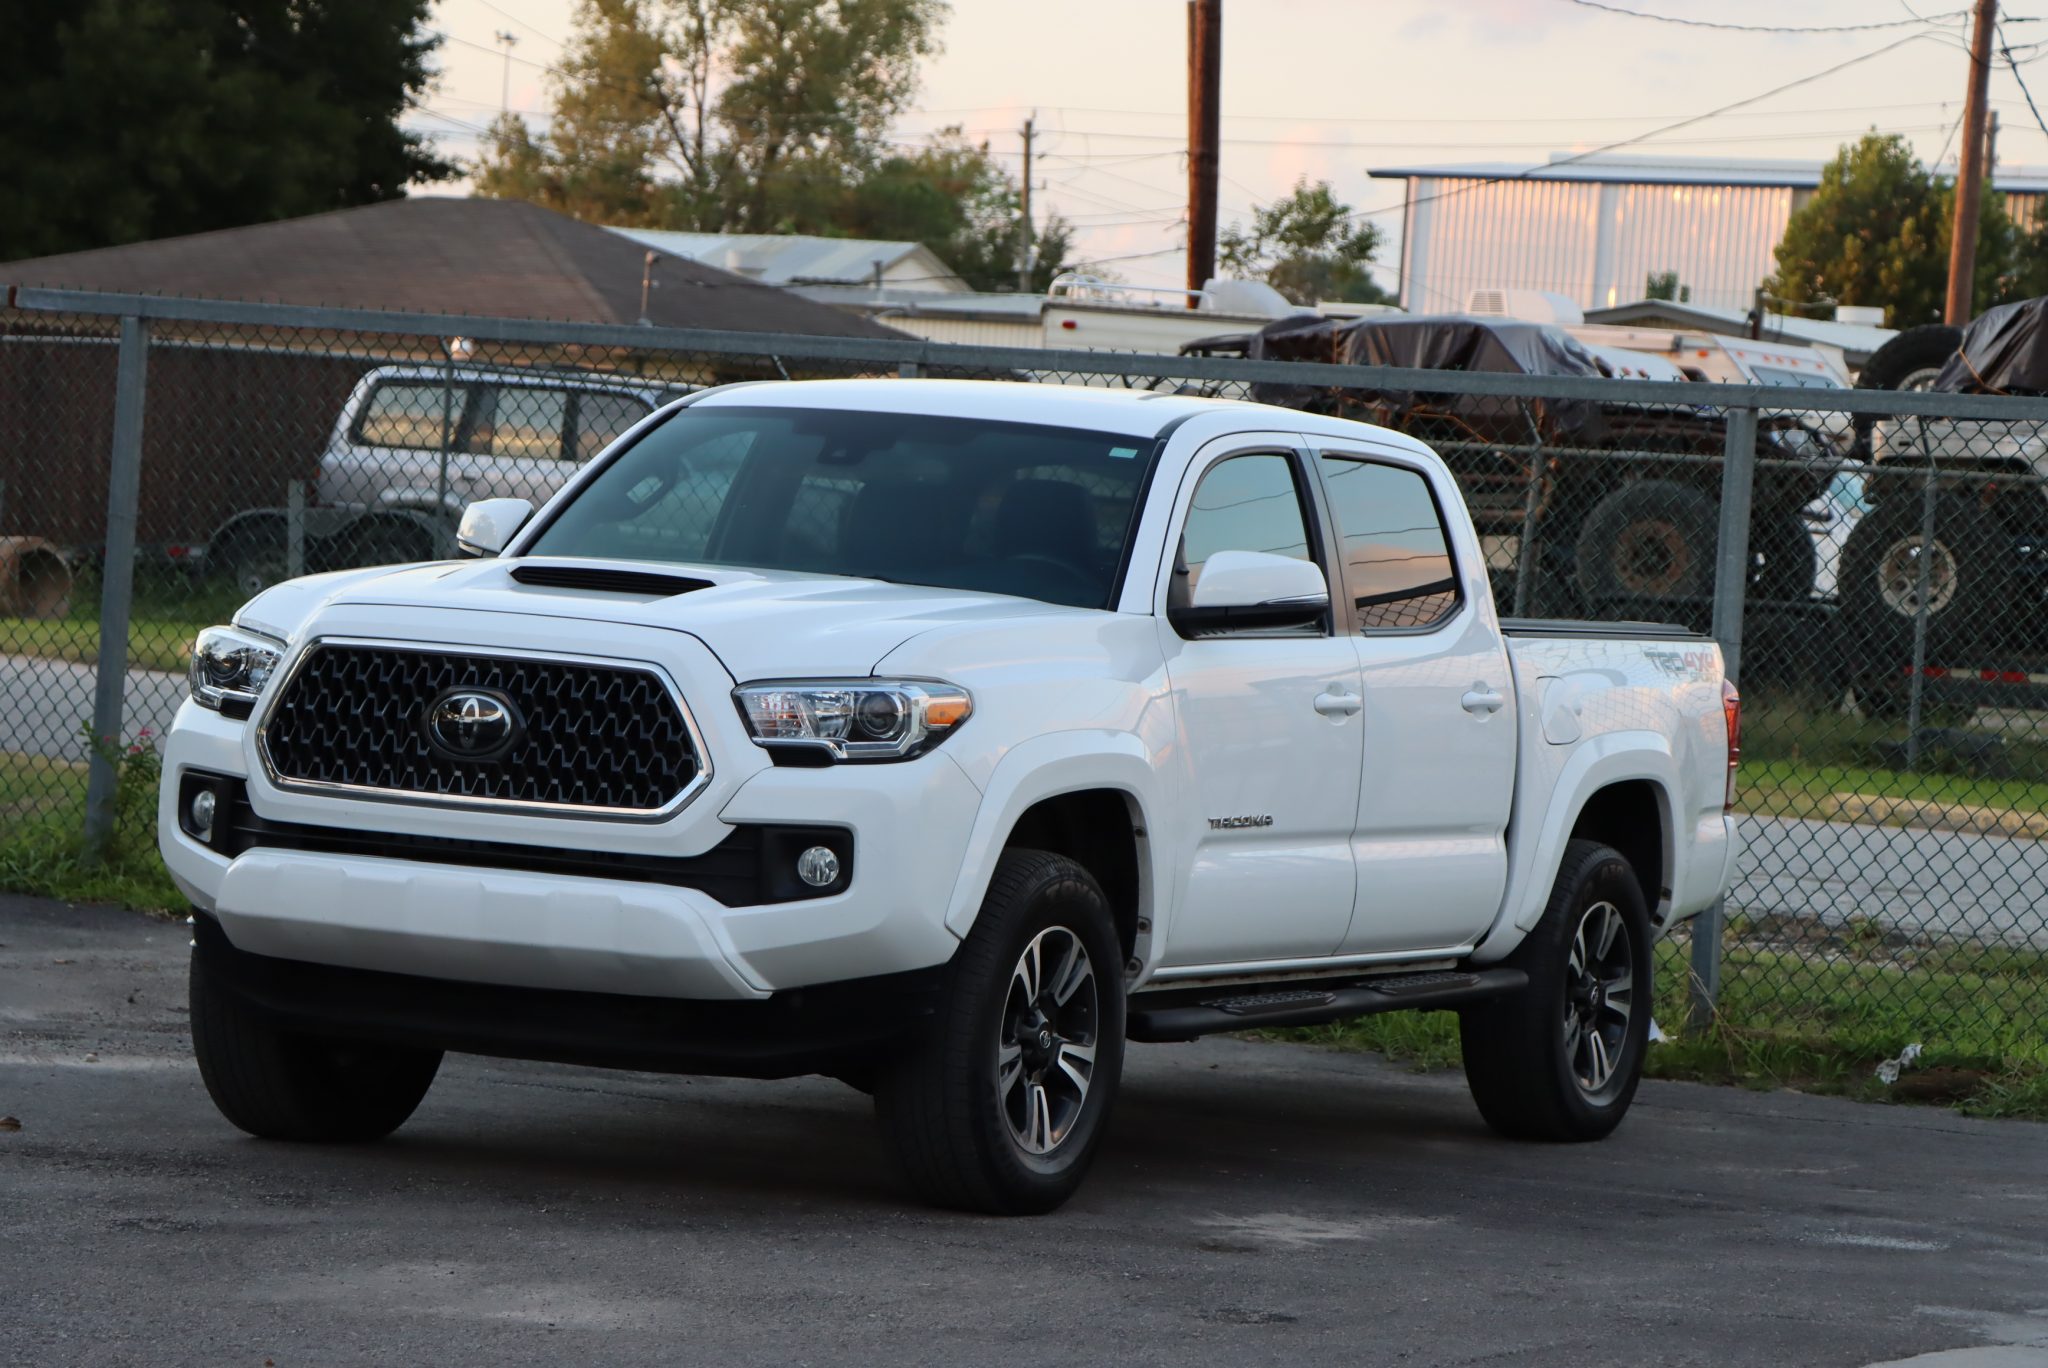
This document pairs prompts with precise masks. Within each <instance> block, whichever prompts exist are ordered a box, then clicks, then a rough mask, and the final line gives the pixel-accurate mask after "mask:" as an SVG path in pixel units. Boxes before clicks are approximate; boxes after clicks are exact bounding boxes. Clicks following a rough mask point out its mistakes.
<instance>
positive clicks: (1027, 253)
mask: <svg viewBox="0 0 2048 1368" xmlns="http://www.w3.org/2000/svg"><path fill="white" fill-rule="evenodd" d="M1037 122H1038V116H1037V115H1036V114H1033V115H1032V116H1031V117H1030V118H1028V119H1026V120H1025V121H1024V189H1023V201H1022V203H1021V204H1020V206H1019V207H1020V208H1021V209H1022V211H1023V212H1022V214H1021V215H1020V222H1019V223H1018V225H1017V228H1018V235H1019V238H1020V239H1021V240H1020V241H1019V243H1018V245H1017V292H1018V293H1019V294H1030V293H1031V272H1032V270H1033V268H1034V267H1036V266H1037V264H1038V263H1037V262H1035V261H1033V260H1032V259H1031V137H1032V133H1033V131H1034V125H1036V124H1037Z"/></svg>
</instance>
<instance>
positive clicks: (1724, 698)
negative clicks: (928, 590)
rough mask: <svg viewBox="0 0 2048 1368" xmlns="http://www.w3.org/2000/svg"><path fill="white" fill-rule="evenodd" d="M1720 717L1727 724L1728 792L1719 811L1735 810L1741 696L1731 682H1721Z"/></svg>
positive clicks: (1740, 729)
mask: <svg viewBox="0 0 2048 1368" xmlns="http://www.w3.org/2000/svg"><path fill="white" fill-rule="evenodd" d="M1721 716H1722V717H1724V718H1725V719H1727V722H1728V790H1727V793H1726V794H1725V795H1724V796H1723V798H1722V800H1721V811H1723V812H1733V811H1734V810H1735V767H1736V766H1738V765H1740V764H1741V763H1742V695H1741V694H1739V693H1737V692H1735V684H1734V682H1733V681H1732V680H1726V679H1724V680H1722V681H1721Z"/></svg>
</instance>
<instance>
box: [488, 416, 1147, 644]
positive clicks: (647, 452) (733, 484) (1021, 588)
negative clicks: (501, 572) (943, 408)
mask: <svg viewBox="0 0 2048 1368" xmlns="http://www.w3.org/2000/svg"><path fill="white" fill-rule="evenodd" d="M1151 448H1152V442H1151V441H1150V440H1149V439H1145V438H1138V437H1130V436H1124V435H1120V434H1114V433H1101V432H1088V431H1083V430H1080V429H1077V428H1054V427H1037V426H1032V425H1028V424H1022V423H991V422H983V421H980V420H974V419H964V418H931V417H921V416H916V415H911V414H900V413H848V412H842V411H836V410H826V409H796V408H758V409H750V408H728V407H725V406H723V405H721V406H718V407H716V408H708V407H707V408H686V409H681V410H679V411H678V412H676V413H675V414H674V415H673V416H671V417H670V418H669V420H668V421H667V422H665V423H663V424H662V425H661V426H659V427H657V428H655V429H654V430H653V431H651V432H649V433H648V434H647V435H646V436H644V437H642V438H641V439H640V440H639V441H637V442H635V443H634V444H633V445H632V446H631V447H630V448H628V449H627V450H626V451H625V452H623V453H622V454H621V455H620V456H619V457H618V458H617V459H616V460H614V461H612V462H611V463H610V464H609V465H607V466H606V467H605V468H604V469H603V470H602V471H601V472H599V474H598V475H597V477H596V478H595V479H593V480H592V481H591V482H590V483H589V484H588V485H586V486H584V487H583V489H582V490H580V491H579V492H578V493H577V495H576V497H575V500H574V501H573V502H572V503H570V504H569V505H568V507H566V508H564V509H562V511H561V512H560V513H559V514H558V515H556V517H555V518H554V520H553V521H552V522H550V523H549V524H548V526H547V527H546V529H545V530H544V531H542V533H541V534H540V537H539V539H538V540H536V541H535V542H534V543H533V545H531V546H529V547H528V548H527V549H526V550H527V554H529V555H535V556H601V557H605V558H608V559H623V560H641V561H669V562H685V563H689V564H695V565H732V566H745V567H748V568H752V569H759V570H795V571H807V572H812V573H818V574H827V575H851V576H857V577H861V578H865V579H879V580H888V581H891V582H893V583H898V584H928V585H935V586H939V587H942V588H950V589H979V590H986V591H989V592H993V593H999V594H1015V595H1017V596H1019V597H1022V598H1033V599H1042V600H1044V601H1045V602H1048V603H1059V604H1067V605H1070V606H1073V607H1077V608H1107V607H1109V606H1110V596H1111V594H1112V593H1113V591H1114V587H1115V580H1116V574H1117V566H1118V564H1119V562H1120V561H1121V559H1122V556H1123V549H1124V543H1125V541H1126V540H1127V539H1128V536H1129V533H1130V526H1131V519H1132V516H1133V512H1134V510H1135V507H1136V504H1137V498H1138V488H1139V485H1140V484H1141V483H1142V482H1143V480H1144V476H1145V471H1146V467H1147V466H1148V465H1149V463H1150V456H1151Z"/></svg>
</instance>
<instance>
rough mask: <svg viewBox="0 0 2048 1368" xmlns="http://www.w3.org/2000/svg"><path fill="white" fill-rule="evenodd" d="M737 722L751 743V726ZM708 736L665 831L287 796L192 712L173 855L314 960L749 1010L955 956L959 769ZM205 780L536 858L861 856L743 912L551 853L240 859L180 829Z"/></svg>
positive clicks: (961, 848) (263, 800) (209, 895)
mask: <svg viewBox="0 0 2048 1368" xmlns="http://www.w3.org/2000/svg"><path fill="white" fill-rule="evenodd" d="M727 687H729V685H728V686H727ZM705 712H706V713H711V714H713V715H714V716H715V712H714V710H710V709H706V710H705ZM720 722H721V723H722V722H723V719H720ZM731 728H732V730H733V732H735V733H737V732H738V723H737V719H736V718H734V719H733V720H732V722H731ZM707 730H710V731H712V732H713V733H714V734H713V735H711V736H708V737H707V738H706V739H707V743H708V744H710V745H713V746H719V747H722V750H721V760H729V761H730V763H722V764H721V766H720V770H719V777H718V780H717V782H716V783H715V784H714V785H713V787H712V788H710V789H708V790H706V791H705V793H704V794H702V795H701V796H700V798H699V801H697V802H695V803H693V804H691V805H690V806H689V807H687V808H685V809H684V810H683V811H681V812H679V813H677V814H675V815H674V816H672V817H670V818H669V819H667V820H665V821H663V822H660V823H649V824H633V825H630V826H629V825H627V824H622V823H613V824H609V825H607V824H604V823H598V822H589V821H579V820H570V819H559V818H549V817H539V816H513V815H494V814H479V813H474V812H461V811H446V810H437V809H430V808H424V807H413V806H409V805H404V804H400V803H393V802H370V801H362V800H356V799H349V798H331V797H314V796H308V795H303V794H295V793H285V792H281V791H279V790H277V789H275V788H274V787H272V786H270V785H269V784H268V783H267V782H266V781H265V779H264V777H263V775H262V771H261V767H260V765H258V764H256V763H255V762H254V755H253V745H252V742H251V739H250V737H249V735H248V725H247V724H246V723H243V722H238V721H235V720H233V719H229V718H224V717H222V716H221V715H220V714H218V713H214V712H211V711H209V710H207V709H203V708H200V707H198V706H197V705H195V704H192V703H190V702H188V703H186V704H185V705H184V707H183V708H182V709H180V711H179V713H178V716H177V719H176V721H175V722H174V723H173V725H172V728H171V731H170V734H169V736H168V738H167V740H166V746H165V757H164V782H163V790H162V795H161V797H160V800H159V809H158V817H159V821H158V831H159V844H160V846H161V849H162V851H163V855H164V861H165V863H166V865H167V866H168V867H169V869H170V872H171V875H172V877H173V878H174V879H175V880H176V881H177V883H178V885H179V887H180V888H181V889H182V890H183V891H184V892H185V893H186V895H187V896H188V897H189V898H190V899H191V900H192V902H193V903H194V905H195V906H196V907H198V908H199V909H200V910H202V911H204V912H208V913H211V914H212V915H213V917H214V918H215V919H216V922H217V925H218V927H219V928H220V932H221V935H222V937H223V939H224V941H225V942H226V943H227V944H229V945H231V946H233V947H234V948H236V949H238V950H241V951H245V952H249V953H251V954H255V955H260V956H265V957H268V958H271V959H278V960H288V961H297V962H301V963H304V964H309V965H324V966H330V967H335V968H347V969H358V970H365V971H370V972H378V973H395V974H402V975H410V976H422V977H427V978H431V979H437V980H443V981H448V982H463V983H472V984H487V985H494V986H499V987H509V988H531V989H541V990H552V991H564V992H579V993H599V994H612V995H632V996H639V997H650V998H672V999H695V1000H700V1001H707V1002H712V1001H725V1002H740V1001H747V1000H756V1001H758V1000H762V999H766V998H769V997H771V996H772V995H774V994H776V993H778V992H781V991H785V990H789V989H794V988H804V987H811V986H815V985H821V984H831V983H838V982H843V981H848V980H861V979H871V978H876V977H881V976H887V975H893V974H898V973H904V972H908V971H912V970H918V969H925V968H929V967H931V966H934V965H939V964H943V963H944V962H945V961H947V960H948V959H950V958H951V956H952V953H953V951H954V949H955V948H956V947H957V946H958V944H959V941H958V938H957V937H956V936H955V935H954V934H953V932H952V931H950V930H949V929H947V927H946V925H945V917H946V911H947V908H948V906H949V903H950V901H951V898H952V895H953V891H954V884H955V882H956V881H957V879H958V877H959V873H960V869H961V866H962V864H963V862H964V855H965V852H966V849H967V845H968V840H969V833H970V831H971V828H972V825H973V822H974V818H975V814H976V811H977V809H978V808H979V805H980V799H981V795H980V792H979V790H977V789H976V788H975V787H974V785H973V783H972V782H971V781H970V780H969V779H968V778H967V776H966V774H965V773H964V772H963V771H962V770H961V769H960V767H959V766H958V765H957V764H955V763H953V761H952V760H950V759H949V758H947V757H946V755H945V754H944V752H943V751H938V752H934V753H932V754H930V755H926V756H923V757H920V758H919V759H917V760H913V761H908V762H905V763H902V764H891V765H860V766H853V765H848V766H838V767H832V768H824V769H810V768H794V767H777V766H774V765H771V764H769V763H767V761H766V759H765V757H763V756H762V755H761V753H760V752H759V751H758V750H757V749H756V748H755V747H754V746H753V745H752V744H751V742H749V741H747V740H746V739H745V737H744V735H743V734H738V735H733V736H722V735H719V734H717V732H718V727H717V726H713V727H711V728H707ZM195 773H204V774H213V775H222V776H226V777H228V778H230V779H238V780H241V781H243V782H245V783H246V786H247V801H248V804H249V806H250V808H251V809H252V810H253V812H254V813H255V814H256V816H257V817H259V818H261V819H264V820H267V821H269V822H273V823H291V824H296V825H302V826H315V827H322V828H327V829H330V830H333V831H335V832H336V833H337V834H338V835H339V834H345V835H347V836H348V837H351V838H357V839H358V840H360V839H362V838H366V837H373V836H374V835H375V834H377V833H392V832H404V833H406V834H408V835H413V836H419V837H425V838H433V839H435V840H440V841H443V842H446V843H457V842H469V843H490V844H492V845H496V846H499V847H503V846H507V845H510V846H523V847H526V848H529V849H531V850H533V851H534V852H535V854H536V856H543V855H545V856H555V855H559V854H560V853H561V852H562V851H563V850H564V849H567V850H572V851H584V852H606V851H609V852H612V853H615V854H616V855H617V856H619V857H620V859H621V866H622V868H623V867H624V865H625V864H626V862H627V861H628V860H629V859H631V860H653V859H659V858H662V857H672V858H675V859H677V860H685V861H687V860H691V859H696V858H699V857H703V856H705V855H706V854H707V852H713V851H715V850H716V849H717V848H718V847H719V845H720V843H721V842H722V841H723V840H724V839H725V838H727V837H728V836H730V835H731V833H732V832H733V831H734V829H735V827H736V826H738V825H743V824H754V825H762V826H778V827H783V826H790V825H800V826H815V827H830V828H837V829H840V830H842V831H844V832H846V833H848V834H849V839H850V840H851V842H852V847H853V850H854V851H855V852H856V855H855V859H854V873H853V876H852V878H851V879H850V881H849V883H848V886H847V888H846V890H845V891H844V892H841V893H836V894H833V895H831V896H826V897H816V898H809V899H804V900H800V901H781V902H761V903H757V904H753V905H728V903H727V902H721V901H720V900H719V898H718V897H715V896H713V895H712V893H710V892H706V891H704V889H702V888H692V887H679V886H676V885H675V884H673V883H663V882H652V881H641V880H638V879H635V878H632V877H625V878H621V877H616V876H610V877H595V876H592V875H589V874H579V873H561V872H550V871H549V870H548V869H546V868H542V867H534V866H537V865H542V864H544V863H545V862H544V861H540V860H535V861H525V862H522V863H525V864H527V865H528V866H529V867H524V868H507V867H493V866H491V865H489V864H479V863H476V862H473V860H471V859H470V857H465V860H464V861H463V862H455V861H453V860H438V859H435V858H432V857H431V855H425V856H422V857H419V858H391V857H389V856H387V855H373V854H364V853H360V851H359V850H342V851H338V852H337V851H332V850H314V849H291V848H271V847H265V846H260V845H259V846H257V847H255V848H251V849H247V850H244V851H242V852H241V853H239V854H233V855H229V854H224V853H222V852H220V851H217V850H215V849H213V848H211V847H210V846H209V845H207V844H204V843H202V842H201V841H199V840H197V839H195V838H194V837H192V836H190V835H188V834H187V833H186V832H185V831H184V830H183V829H182V828H181V826H180V822H179V812H178V794H179V790H180V787H181V785H182V784H183V781H184V779H185V777H186V776H187V775H191V774H195ZM343 844H347V843H346V842H344V843H343ZM394 844H395V843H394ZM626 872H628V873H630V870H627V871H626ZM727 896H728V897H730V896H731V894H730V892H729V891H728V893H727Z"/></svg>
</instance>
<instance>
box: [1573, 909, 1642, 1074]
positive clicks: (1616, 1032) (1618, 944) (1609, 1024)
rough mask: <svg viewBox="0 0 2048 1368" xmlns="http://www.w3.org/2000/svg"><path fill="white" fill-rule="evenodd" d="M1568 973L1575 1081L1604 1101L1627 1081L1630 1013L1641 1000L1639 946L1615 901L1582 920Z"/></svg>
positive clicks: (1575, 935)
mask: <svg viewBox="0 0 2048 1368" xmlns="http://www.w3.org/2000/svg"><path fill="white" fill-rule="evenodd" d="M1565 972H1566V974H1567V976H1568V977H1569V980H1570V982H1569V983H1568V985H1567V988H1566V992H1565V1005H1564V1039H1565V1049H1566V1051H1567V1052H1568V1053H1569V1055H1570V1056H1571V1066H1572V1077H1573V1078H1575V1079H1576V1080H1577V1081H1578V1085H1579V1090H1580V1091H1581V1092H1582V1093H1584V1094H1585V1095H1586V1098H1587V1100H1589V1101H1593V1102H1599V1101H1603V1100H1604V1098H1603V1094H1604V1093H1605V1092H1606V1091H1607V1089H1608V1087H1609V1085H1610V1084H1612V1083H1614V1082H1615V1081H1616V1080H1617V1079H1625V1078H1627V1076H1628V1070H1627V1068H1626V1067H1625V1065H1626V1063H1627V1060H1626V1055H1627V1052H1628V1049H1629V1035H1628V1026H1629V1014H1630V1012H1631V1011H1632V1010H1633V1009H1634V999H1635V945H1634V943H1633V941H1632V940H1631V938H1630V936H1629V929H1628V919H1627V918H1625V917H1623V916H1622V915H1621V909H1620V908H1618V907H1616V906H1615V905H1614V904H1613V903H1611V902H1604V901H1603V902H1596V903H1594V904H1593V905H1592V906H1591V907H1589V908H1587V909H1586V910H1585V912H1584V914H1583V915H1581V916H1580V918H1579V926H1578V930H1576V931H1575V932H1573V933H1572V950H1571V956H1570V958H1569V960H1568V961H1567V962H1566V968H1565Z"/></svg>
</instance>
